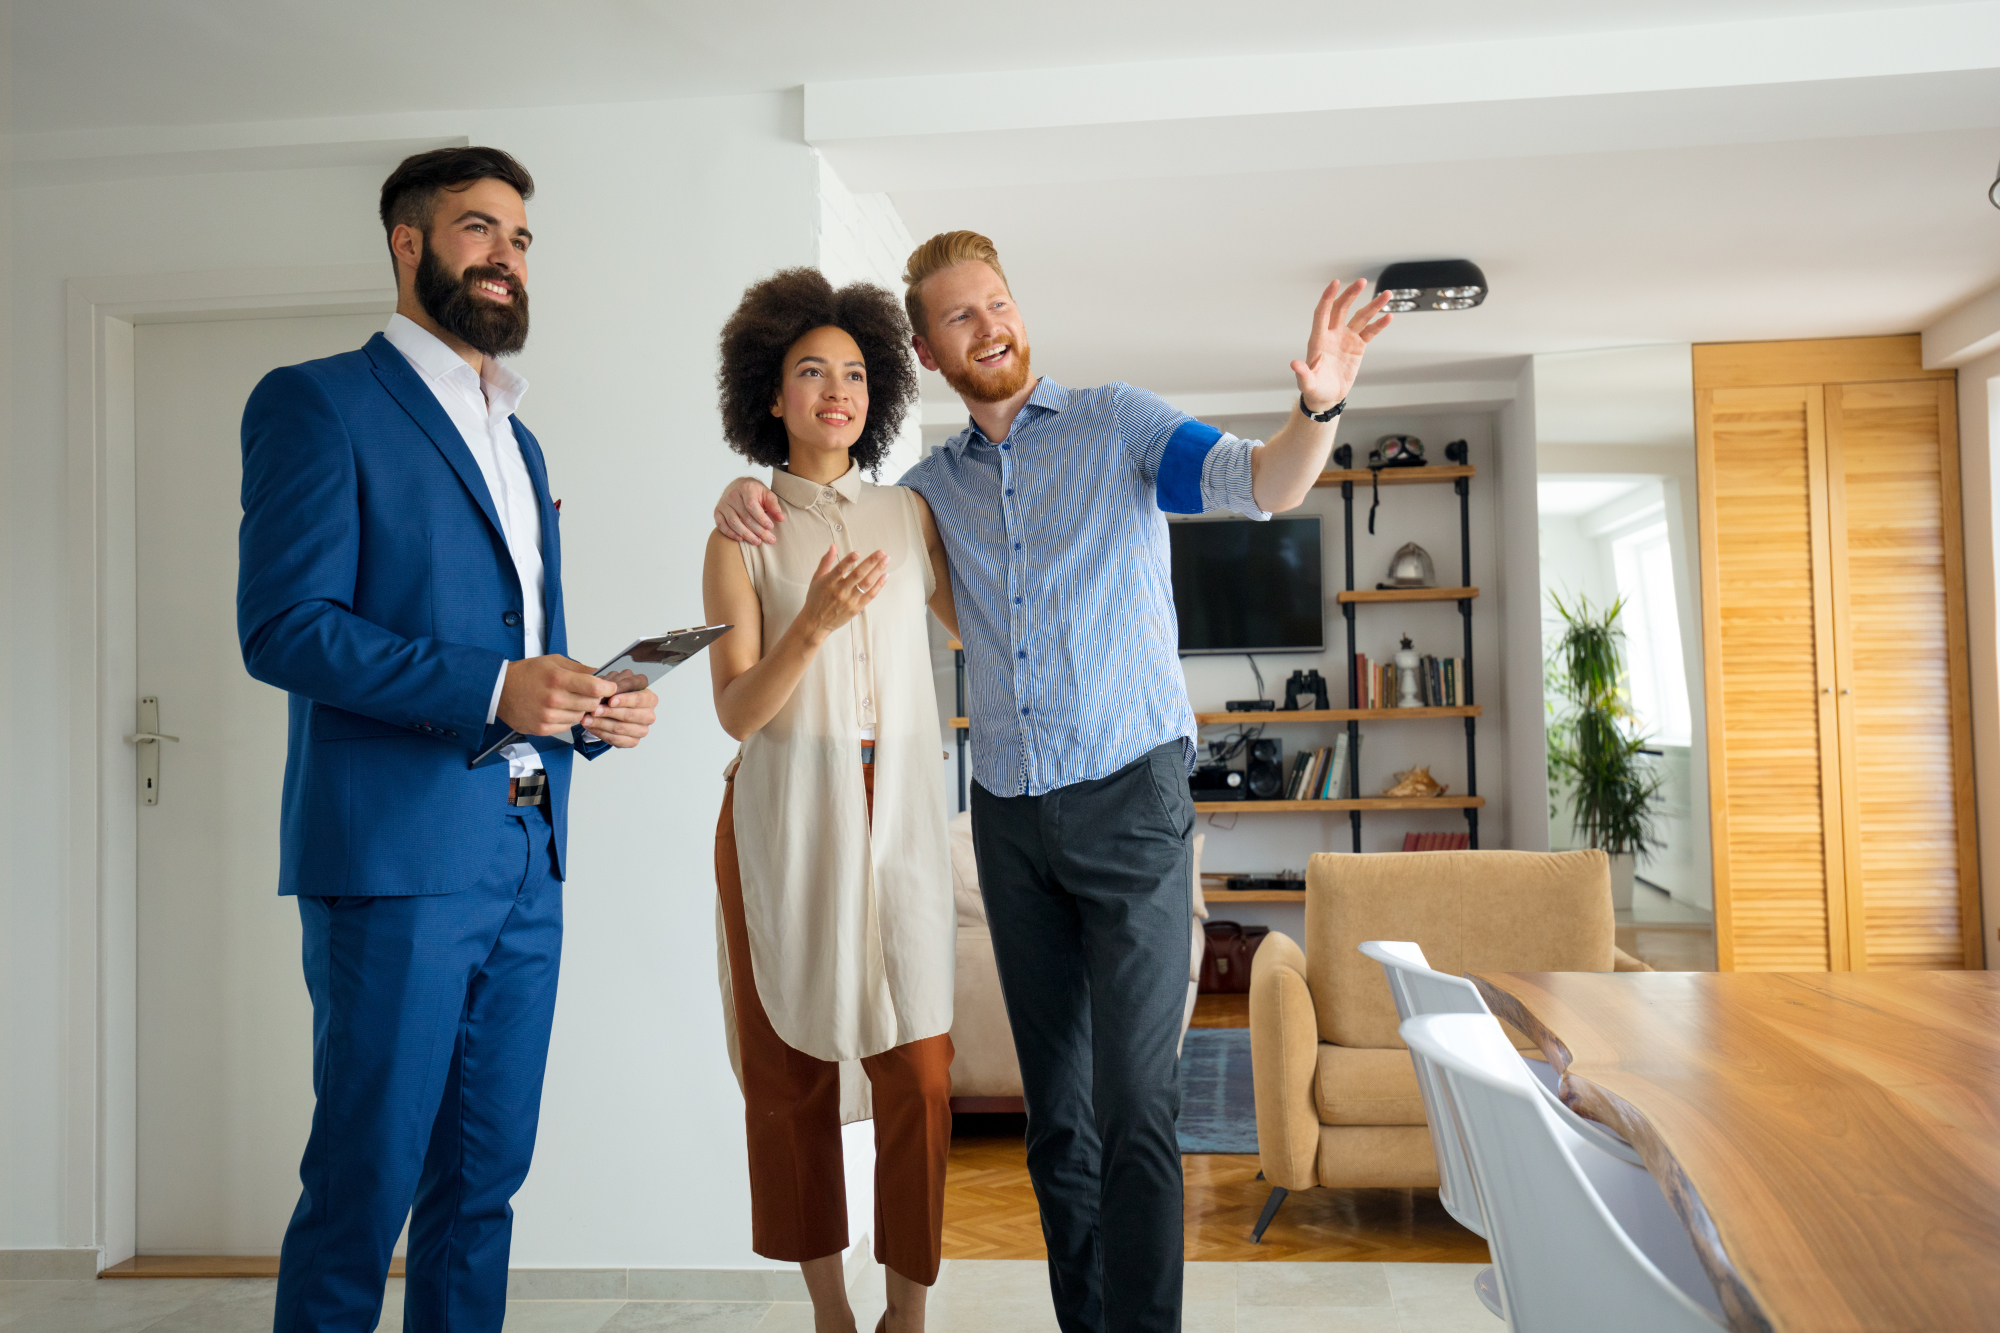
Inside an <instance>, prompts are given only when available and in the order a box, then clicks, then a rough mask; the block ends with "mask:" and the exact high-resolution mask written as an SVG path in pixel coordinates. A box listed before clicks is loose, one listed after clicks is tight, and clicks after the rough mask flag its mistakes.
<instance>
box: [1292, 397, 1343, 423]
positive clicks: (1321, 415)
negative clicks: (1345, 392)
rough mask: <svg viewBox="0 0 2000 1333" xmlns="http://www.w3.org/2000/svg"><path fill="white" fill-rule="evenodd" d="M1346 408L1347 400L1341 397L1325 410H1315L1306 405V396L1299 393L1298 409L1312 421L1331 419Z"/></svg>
mask: <svg viewBox="0 0 2000 1333" xmlns="http://www.w3.org/2000/svg"><path fill="white" fill-rule="evenodd" d="M1346 410H1347V400H1346V399H1345V398H1343V399H1341V400H1340V401H1339V402H1337V403H1335V404H1334V405H1333V406H1332V407H1329V408H1327V409H1326V411H1324V412H1315V411H1313V410H1312V409H1311V408H1310V407H1307V406H1306V396H1305V395H1304V394H1300V395H1299V411H1301V412H1303V413H1305V414H1306V416H1308V417H1309V418H1311V419H1312V420H1314V421H1331V420H1333V419H1334V418H1335V417H1337V416H1339V415H1340V414H1341V413H1342V412H1344V411H1346Z"/></svg>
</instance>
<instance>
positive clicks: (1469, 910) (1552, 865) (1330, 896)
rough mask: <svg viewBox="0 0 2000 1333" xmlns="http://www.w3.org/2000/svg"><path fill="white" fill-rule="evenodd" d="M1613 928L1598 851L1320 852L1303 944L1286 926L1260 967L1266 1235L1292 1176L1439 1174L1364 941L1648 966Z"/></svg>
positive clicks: (1416, 1178)
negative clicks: (1617, 940) (1616, 939)
mask: <svg viewBox="0 0 2000 1333" xmlns="http://www.w3.org/2000/svg"><path fill="white" fill-rule="evenodd" d="M1612 931H1613V925H1612V915H1611V879H1610V862H1609V860H1608V859H1607V858H1606V857H1605V855H1604V853H1602V852H1598V851H1579V852H1558V853H1554V854H1549V853H1536V852H1502V851H1492V852H1414V853H1410V852H1404V853H1389V854H1384V855H1362V856H1352V855H1319V856H1315V857H1313V858H1312V861H1311V862H1310V864H1309V867H1308V869H1307V871H1306V940H1305V948H1304V950H1303V951H1301V950H1300V948H1299V946H1298V944H1297V943H1295V942H1294V941H1292V940H1290V939H1288V938H1287V937H1285V936H1283V935H1280V934H1277V933H1275V932H1274V933H1272V934H1271V935H1269V936H1267V937H1266V938H1265V940H1264V943H1263V945H1262V947H1260V948H1259V949H1258V950H1257V956H1256V960H1255V962H1254V964H1253V966H1252V968H1251V974H1250V1044H1251V1068H1252V1070H1253V1073H1254V1076H1255V1079H1256V1089H1257V1091H1256V1096H1257V1147H1258V1154H1259V1157H1260V1160H1261V1163H1262V1165H1263V1168H1264V1176H1265V1178H1266V1179H1267V1180H1269V1181H1270V1182H1271V1184H1272V1186H1273V1187H1274V1192H1273V1194H1272V1197H1271V1201H1270V1202H1269V1203H1268V1204H1267V1205H1266V1207H1265V1216H1264V1218H1263V1220H1262V1221H1260V1222H1259V1224H1258V1228H1257V1235H1258V1236H1261V1235H1262V1234H1263V1227H1264V1226H1265V1225H1266V1224H1268V1222H1269V1221H1270V1217H1271V1214H1272V1213H1273V1212H1275V1210H1276V1206H1277V1203H1278V1202H1279V1201H1281V1200H1282V1199H1283V1198H1284V1194H1285V1192H1286V1191H1288V1190H1296V1189H1310V1188H1312V1187H1313V1186H1315V1185H1326V1186H1334V1187H1357V1186H1423V1185H1429V1186H1435V1185H1436V1184H1437V1183H1438V1171H1437V1159H1436V1158H1435V1157H1434V1156H1433V1155H1432V1153H1431V1139H1430V1130H1429V1129H1428V1128H1427V1127H1426V1126H1425V1121H1424V1107H1423V1102H1422V1100H1421V1099H1420V1098H1419V1097H1418V1095H1417V1078H1416V1071H1415V1069H1414V1067H1413V1066H1412V1065H1411V1063H1410V1056H1409V1050H1408V1048H1407V1047H1405V1046H1404V1045H1403V1041H1402V1038H1400V1037H1398V1036H1397V1035H1396V1029H1397V1019H1396V1006H1395V1004H1394V1002H1393V1001H1392V1000H1391V999H1390V998H1389V987H1388V983H1387V982H1386V981H1384V980H1383V977H1382V969H1381V968H1380V967H1379V966H1377V965H1376V964H1375V963H1373V962H1370V961H1369V960H1368V959H1367V958H1365V957H1363V956H1362V955H1361V954H1360V953H1359V952H1358V948H1359V946H1360V944H1361V943H1362V941H1364V940H1414V941H1415V942H1416V943H1417V944H1419V945H1421V946H1422V948H1423V951H1424V956H1425V957H1426V958H1427V959H1429V960H1430V965H1431V966H1432V967H1434V968H1436V969H1438V970H1439V971H1441V972H1450V973H1453V974H1456V975H1461V976H1462V975H1464V974H1465V973H1467V972H1482V971H1489V972H1611V971H1618V972H1630V971H1649V970H1650V969H1648V968H1647V967H1646V965H1645V964H1644V963H1641V962H1639V961H1638V960H1637V959H1635V958H1632V957H1630V956H1629V955H1627V954H1625V953H1623V952H1621V951H1620V950H1619V949H1618V947H1617V946H1616V945H1615V944H1614V943H1613V940H1612ZM1508 1032H1509V1035H1510V1036H1512V1037H1513V1038H1514V1044H1515V1045H1516V1046H1520V1047H1523V1048H1529V1047H1530V1046H1531V1043H1529V1041H1528V1040H1527V1038H1525V1037H1523V1036H1522V1035H1521V1034H1520V1033H1518V1032H1515V1031H1514V1030H1513V1029H1511V1028H1510V1029H1508ZM1531 1054H1532V1055H1533V1058H1537V1059H1539V1058H1540V1056H1539V1053H1536V1052H1531Z"/></svg>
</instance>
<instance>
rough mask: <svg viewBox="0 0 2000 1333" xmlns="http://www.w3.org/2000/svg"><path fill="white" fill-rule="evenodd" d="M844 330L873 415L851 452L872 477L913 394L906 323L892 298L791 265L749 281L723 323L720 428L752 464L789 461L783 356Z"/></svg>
mask: <svg viewBox="0 0 2000 1333" xmlns="http://www.w3.org/2000/svg"><path fill="white" fill-rule="evenodd" d="M827 325H832V326H833V327H835V328H837V329H840V330H842V331H844V332H845V333H846V334H847V336H848V337H850V338H852V339H854V342H855V345H856V346H858V347H859V348H860V349H861V359H862V360H863V361H864V362H866V363H867V367H868V420H867V422H866V423H865V424H864V425H863V426H862V428H861V437H860V438H859V439H857V440H856V441H855V442H854V444H853V445H852V447H850V448H849V449H848V451H847V453H848V457H850V458H852V459H853V460H854V461H855V462H856V463H857V464H859V465H860V466H861V468H862V469H863V470H864V471H866V472H868V473H869V474H870V475H871V476H872V475H874V474H875V472H876V471H878V470H879V469H880V468H881V466H882V459H883V458H884V456H886V455H887V454H888V452H889V446H890V445H891V444H892V443H894V442H895V439H896V435H897V433H898V432H899V431H901V430H902V428H903V414H904V413H905V412H907V411H908V410H909V407H910V404H911V403H914V402H915V401H916V399H917V367H916V362H915V359H914V358H913V357H912V356H911V353H910V324H909V321H908V320H907V319H906V318H904V316H903V312H902V310H901V309H899V308H898V303H897V301H896V298H895V297H894V296H891V295H890V294H889V293H888V292H886V291H884V290H883V289H882V288H880V287H876V286H873V285H871V284H869V283H865V282H856V283H850V284H848V285H847V286H845V287H842V288H841V289H840V290H839V291H835V290H834V289H833V284H832V283H830V282H828V281H827V280H826V277H825V275H824V274H822V273H821V272H820V271H819V270H818V269H815V268H788V269H784V270H782V271H780V272H778V273H774V274H772V275H771V276H770V277H768V278H766V279H764V280H763V281H762V282H759V283H755V284H753V285H752V286H751V287H750V289H749V290H748V291H746V292H744V293H743V300H742V302H741V303H740V304H739V305H738V306H737V307H736V313H735V314H733V315H731V316H730V317H729V322H728V323H727V324H724V325H723V326H722V368H721V369H720V370H718V371H717V372H716V374H715V383H716V387H717V388H718V389H719V390H720V391H721V394H722V434H723V437H724V438H725V439H727V440H728V441H729V447H730V448H732V449H734V450H735V451H736V452H737V453H739V454H742V455H743V456H744V457H745V458H747V459H749V460H750V461H751V462H753V463H762V464H764V465H765V466H767V467H779V468H781V467H784V466H785V464H786V463H787V462H788V461H789V460H790V458H791V453H792V449H791V441H790V439H789V437H787V436H786V434H785V423H784V420H783V419H782V418H780V417H775V416H772V415H771V400H772V397H773V396H774V395H775V394H776V393H777V392H778V387H779V384H780V382H781V380H782V378H783V375H784V369H785V352H786V351H787V350H788V349H789V348H790V347H791V345H792V344H793V343H795V342H797V341H798V340H799V339H800V338H803V337H804V336H805V335H806V334H808V333H810V332H812V331H813V330H814V329H818V328H824V327H826V326H827Z"/></svg>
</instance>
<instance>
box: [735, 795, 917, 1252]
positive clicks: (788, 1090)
mask: <svg viewBox="0 0 2000 1333" xmlns="http://www.w3.org/2000/svg"><path fill="white" fill-rule="evenodd" d="M862 772H863V773H865V774H866V775H867V779H868V800H869V806H870V810H871V812H872V810H873V806H874V800H875V769H874V767H873V766H872V765H870V766H867V767H864V768H863V769H862ZM735 813H736V784H735V783H733V782H732V783H730V784H729V785H728V786H727V787H726V788H725V793H724V795H723V798H722V817H721V819H720V820H718V821H717V823H716V827H715V885H716V890H717V892H718V894H719V895H720V897H721V902H722V929H723V937H724V939H725V941H726V942H727V946H728V949H729V983H730V989H731V992H732V994H733V996H734V998H735V1002H736V1042H737V1048H738V1052H739V1054H740V1056H741V1059H742V1062H743V1098H744V1115H743V1119H744V1124H745V1126H746V1128H747V1129H748V1131H749V1139H750V1247H751V1248H752V1249H753V1250H755V1251H756V1252H757V1253H758V1254H761V1255H763V1256H764V1257H765V1258H766V1259H782V1260H786V1261H788V1262H792V1263H801V1262H804V1261H805V1260H807V1259H819V1258H823V1257H824V1256H826V1255H830V1254H838V1253H840V1251H842V1250H844V1249H846V1248H847V1245H848V1237H847V1182H846V1175H845V1171H844V1168H843V1164H842V1161H841V1151H840V1066H839V1065H838V1064H836V1063H834V1062H832V1061H830V1060H820V1059H816V1058H814V1057H813V1056H810V1055H807V1054H805V1053H804V1052H802V1051H796V1050H793V1049H792V1048H791V1047H790V1046H787V1045H786V1044H785V1042H784V1040H783V1038H781V1037H779V1036H778V1034H777V1031H776V1030H775V1029H774V1028H772V1026H771V1020H770V1018H769V1017H768V1016H767V1015H766V1014H765V1012H764V1004H763V1002H762V1001H761V1000H759V999H758V998H757V983H756V981H755V979H754V978H753V976H752V973H751V971H750V935H749V931H748V929H747V928H746V927H745V925H744V921H743V877H742V874H741V871H740V870H739V868H738V865H737V860H736V825H735ZM951 1056H952V1049H951V1037H950V1035H949V1034H946V1033H939V1034H938V1035H937V1036H935V1037H925V1038H924V1039H923V1040H921V1041H913V1042H909V1043H908V1044H906V1045H902V1046H898V1047H895V1048H894V1049H892V1050H887V1051H884V1052H882V1053H881V1054H880V1055H871V1056H868V1057H867V1058H865V1059H863V1060H862V1062H861V1067H862V1069H863V1070H864V1071H865V1072H866V1073H867V1075H868V1082H869V1087H870V1089H871V1091H872V1092H873V1095H874V1103H875V1261H876V1262H877V1263H881V1264H886V1265H887V1266H888V1267H890V1268H893V1269H895V1270H896V1271H897V1272H898V1273H900V1274H902V1275H903V1276H904V1277H906V1278H908V1279H910V1280H911V1281H912V1282H917V1283H921V1284H922V1285H924V1286H930V1285H931V1284H933V1283H935V1282H936V1281H937V1274H938V1262H939V1259H940V1258H941V1245H942V1233H943V1229H944V1171H945V1158H946V1156H947V1155H948V1154H949V1152H950V1149H951Z"/></svg>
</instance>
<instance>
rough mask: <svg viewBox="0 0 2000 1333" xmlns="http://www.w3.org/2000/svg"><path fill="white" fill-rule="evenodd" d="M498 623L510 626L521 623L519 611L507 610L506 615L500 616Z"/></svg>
mask: <svg viewBox="0 0 2000 1333" xmlns="http://www.w3.org/2000/svg"><path fill="white" fill-rule="evenodd" d="M500 623H501V624H503V625H506V626H508V627H509V628H512V627H513V626H515V625H518V624H520V623H521V613H520V612H519V611H509V612H508V613H507V614H506V615H504V616H502V617H500Z"/></svg>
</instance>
